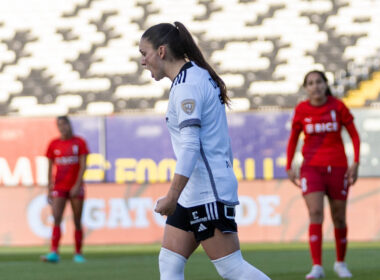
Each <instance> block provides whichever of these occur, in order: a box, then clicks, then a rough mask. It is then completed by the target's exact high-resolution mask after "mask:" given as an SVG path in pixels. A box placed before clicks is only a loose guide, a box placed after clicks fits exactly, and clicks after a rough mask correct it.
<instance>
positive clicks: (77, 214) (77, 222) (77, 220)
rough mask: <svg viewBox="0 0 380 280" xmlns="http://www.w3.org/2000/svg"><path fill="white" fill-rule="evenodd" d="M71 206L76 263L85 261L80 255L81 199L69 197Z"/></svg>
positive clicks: (81, 237) (81, 234) (81, 239)
mask: <svg viewBox="0 0 380 280" xmlns="http://www.w3.org/2000/svg"><path fill="white" fill-rule="evenodd" d="M70 202H71V208H72V210H73V216H74V226H75V231H74V240H75V255H74V261H75V262H77V263H83V262H85V261H86V260H85V258H84V257H83V255H82V242H83V231H82V222H81V220H82V211H83V202H84V201H83V199H80V198H71V199H70Z"/></svg>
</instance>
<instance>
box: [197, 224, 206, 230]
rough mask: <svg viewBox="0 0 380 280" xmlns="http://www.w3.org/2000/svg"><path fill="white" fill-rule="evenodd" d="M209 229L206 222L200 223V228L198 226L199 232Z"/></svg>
mask: <svg viewBox="0 0 380 280" xmlns="http://www.w3.org/2000/svg"><path fill="white" fill-rule="evenodd" d="M206 229H207V227H206V226H205V225H204V224H202V223H201V224H200V225H199V228H198V232H201V231H204V230H206Z"/></svg>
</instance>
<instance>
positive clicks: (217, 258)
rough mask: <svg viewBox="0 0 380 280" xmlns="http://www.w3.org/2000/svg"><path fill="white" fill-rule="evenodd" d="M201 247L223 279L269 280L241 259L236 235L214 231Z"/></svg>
mask: <svg viewBox="0 0 380 280" xmlns="http://www.w3.org/2000/svg"><path fill="white" fill-rule="evenodd" d="M201 245H202V247H203V249H204V250H205V252H206V254H207V255H208V257H209V258H210V259H211V261H212V262H213V264H214V266H215V268H216V270H217V271H218V273H219V275H220V276H222V277H223V278H225V279H231V280H235V279H236V280H250V279H257V280H270V278H269V277H268V276H266V275H265V274H264V273H263V272H261V271H260V270H258V269H257V268H255V267H254V266H252V265H251V264H249V263H248V262H246V261H245V260H244V259H243V257H242V255H241V251H240V245H239V238H238V235H237V233H222V232H221V231H220V230H219V229H215V232H214V236H213V237H211V238H208V239H206V240H204V241H202V242H201Z"/></svg>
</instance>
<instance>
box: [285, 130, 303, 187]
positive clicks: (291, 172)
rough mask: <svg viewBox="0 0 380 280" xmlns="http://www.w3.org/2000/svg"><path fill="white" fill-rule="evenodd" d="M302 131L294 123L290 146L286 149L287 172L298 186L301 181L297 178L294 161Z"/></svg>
mask: <svg viewBox="0 0 380 280" xmlns="http://www.w3.org/2000/svg"><path fill="white" fill-rule="evenodd" d="M300 133H301V129H300V128H299V127H297V126H296V125H294V124H293V126H292V129H291V131H290V137H289V141H288V147H287V150H286V159H287V160H286V173H287V174H288V178H289V180H290V181H291V182H292V183H293V184H294V185H296V186H297V187H300V183H299V181H298V179H297V175H296V172H295V171H294V170H293V169H292V161H293V158H294V154H295V152H296V148H297V143H298V138H299V135H300Z"/></svg>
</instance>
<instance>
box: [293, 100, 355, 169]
mask: <svg viewBox="0 0 380 280" xmlns="http://www.w3.org/2000/svg"><path fill="white" fill-rule="evenodd" d="M352 123H353V116H352V115H351V113H350V112H349V110H348V108H347V107H346V106H345V105H344V103H343V102H342V101H340V100H339V99H336V98H334V97H332V96H328V99H327V102H326V103H325V104H323V105H321V106H312V105H311V104H310V102H309V101H303V102H301V103H300V104H298V105H297V107H296V109H295V113H294V117H293V123H292V131H291V137H290V139H289V144H288V163H287V169H290V166H291V161H292V159H293V155H294V151H295V146H296V144H297V139H298V135H299V134H300V132H301V131H303V132H304V135H305V139H304V145H303V148H302V155H303V158H304V163H303V164H305V165H312V166H342V167H347V158H346V154H345V151H344V145H343V141H342V137H341V129H342V126H346V127H347V126H348V127H350V130H352V128H351V127H353V129H354V130H355V132H356V129H355V127H354V126H353V124H352ZM349 132H350V135H351V131H349ZM356 135H357V132H356ZM294 140H295V141H294ZM354 141H356V140H354ZM358 141H359V140H358V139H357V142H358ZM354 144H355V143H354ZM354 146H357V145H356V144H355V145H354ZM354 148H356V150H357V151H356V150H355V161H358V159H357V157H358V156H357V155H356V154H358V149H359V148H358V147H354Z"/></svg>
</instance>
